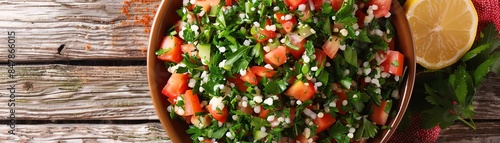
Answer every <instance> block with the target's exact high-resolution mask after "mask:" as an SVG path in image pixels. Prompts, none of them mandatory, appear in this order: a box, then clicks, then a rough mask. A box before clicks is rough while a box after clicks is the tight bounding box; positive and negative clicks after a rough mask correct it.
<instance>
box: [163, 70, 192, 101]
mask: <svg viewBox="0 0 500 143" xmlns="http://www.w3.org/2000/svg"><path fill="white" fill-rule="evenodd" d="M188 81H189V75H188V74H179V73H172V75H170V78H169V79H168V81H167V85H165V87H163V90H162V91H161V93H163V95H166V96H167V97H169V98H172V99H175V98H177V97H178V96H179V95H180V94H184V93H185V92H186V90H187V89H188Z"/></svg>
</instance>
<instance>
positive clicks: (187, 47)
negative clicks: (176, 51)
mask: <svg viewBox="0 0 500 143" xmlns="http://www.w3.org/2000/svg"><path fill="white" fill-rule="evenodd" d="M181 49H182V52H183V53H188V54H189V55H191V56H193V55H198V52H196V48H195V47H194V45H193V44H184V45H181Z"/></svg>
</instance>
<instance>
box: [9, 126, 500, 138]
mask: <svg viewBox="0 0 500 143" xmlns="http://www.w3.org/2000/svg"><path fill="white" fill-rule="evenodd" d="M477 126H478V129H477V130H475V131H474V130H471V129H470V128H468V127H467V126H466V125H463V124H457V125H453V126H450V128H448V129H446V130H443V131H441V134H440V137H439V139H438V142H456V143H496V142H499V141H500V124H499V123H497V122H479V123H477ZM9 130H10V128H8V127H7V126H0V140H3V141H5V140H11V141H19V142H47V141H48V142H64V141H66V142H155V143H159V142H171V141H169V139H168V136H167V135H166V133H165V131H164V130H163V128H162V127H161V124H159V123H147V124H41V125H25V124H18V125H17V126H16V131H15V133H16V135H10V134H8V131H9Z"/></svg>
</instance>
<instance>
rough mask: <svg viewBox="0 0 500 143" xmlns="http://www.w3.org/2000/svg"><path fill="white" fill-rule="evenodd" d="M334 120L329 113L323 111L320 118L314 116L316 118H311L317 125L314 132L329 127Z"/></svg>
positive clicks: (319, 131)
mask: <svg viewBox="0 0 500 143" xmlns="http://www.w3.org/2000/svg"><path fill="white" fill-rule="evenodd" d="M335 121H337V120H336V119H335V118H333V116H332V115H331V114H330V113H325V114H324V115H323V117H322V118H319V117H316V119H314V120H313V122H314V124H316V125H317V126H318V129H316V134H318V133H321V132H322V131H324V130H326V129H328V128H330V126H332V125H333V124H334V123H335Z"/></svg>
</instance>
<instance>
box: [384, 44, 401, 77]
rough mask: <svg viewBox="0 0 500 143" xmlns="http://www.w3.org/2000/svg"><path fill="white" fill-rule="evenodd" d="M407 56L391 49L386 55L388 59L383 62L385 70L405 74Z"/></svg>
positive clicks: (395, 73) (398, 74) (397, 74)
mask: <svg viewBox="0 0 500 143" xmlns="http://www.w3.org/2000/svg"><path fill="white" fill-rule="evenodd" d="M404 62H405V58H404V55H403V54H401V53H400V52H398V51H392V50H389V52H388V53H387V55H386V60H385V61H384V62H383V63H382V64H381V66H383V67H384V71H385V72H388V73H390V74H393V75H396V76H402V75H403V67H404Z"/></svg>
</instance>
